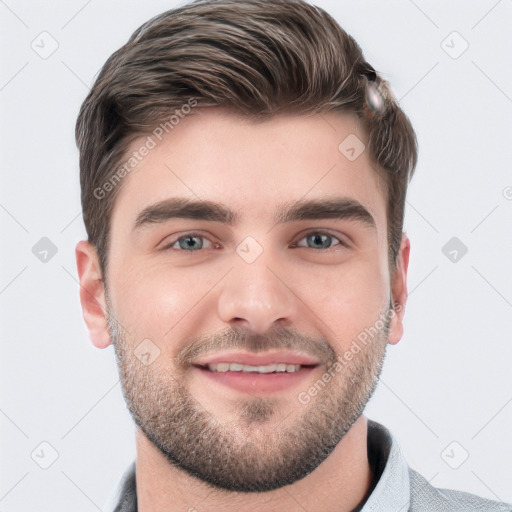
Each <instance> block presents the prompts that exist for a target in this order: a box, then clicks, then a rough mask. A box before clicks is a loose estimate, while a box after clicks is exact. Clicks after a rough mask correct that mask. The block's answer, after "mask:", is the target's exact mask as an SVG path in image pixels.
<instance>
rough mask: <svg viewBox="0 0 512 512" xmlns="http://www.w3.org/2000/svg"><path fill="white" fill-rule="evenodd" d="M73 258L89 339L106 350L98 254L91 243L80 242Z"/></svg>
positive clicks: (105, 310) (105, 318) (106, 337)
mask: <svg viewBox="0 0 512 512" xmlns="http://www.w3.org/2000/svg"><path fill="white" fill-rule="evenodd" d="M75 256H76V266H77V271H78V278H79V281H80V303H81V305H82V314H83V317H84V321H85V324H86V326H87V329H88V330H89V338H90V339H91V341H92V343H93V345H94V346H95V347H97V348H106V347H108V346H109V345H110V342H111V340H110V333H109V331H108V324H107V304H106V300H105V287H104V284H103V279H102V273H101V267H100V264H99V258H98V254H97V252H96V249H95V247H94V246H93V245H92V244H91V243H89V242H87V241H85V240H82V241H80V242H78V244H77V245H76V248H75Z"/></svg>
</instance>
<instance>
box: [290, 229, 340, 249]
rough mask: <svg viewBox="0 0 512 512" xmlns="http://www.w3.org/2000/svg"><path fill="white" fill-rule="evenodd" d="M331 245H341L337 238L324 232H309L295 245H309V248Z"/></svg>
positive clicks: (325, 247) (323, 247) (327, 247)
mask: <svg viewBox="0 0 512 512" xmlns="http://www.w3.org/2000/svg"><path fill="white" fill-rule="evenodd" d="M333 245H343V243H342V242H341V240H340V239H339V238H336V237H335V236H332V235H328V234H326V233H311V234H309V235H306V236H305V237H303V238H301V239H300V240H299V242H298V243H297V244H296V246H297V247H309V248H310V249H330V248H331V247H332V246H333Z"/></svg>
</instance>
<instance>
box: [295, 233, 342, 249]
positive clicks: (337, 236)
mask: <svg viewBox="0 0 512 512" xmlns="http://www.w3.org/2000/svg"><path fill="white" fill-rule="evenodd" d="M311 235H327V236H330V237H332V238H335V239H336V240H337V241H338V242H339V244H335V245H334V246H333V247H336V246H338V245H339V246H341V247H350V245H349V242H348V241H347V240H346V238H347V237H342V236H339V235H338V234H334V233H332V232H331V231H329V230H328V229H310V230H307V231H306V232H303V233H301V234H300V235H298V236H297V237H296V238H295V242H293V243H292V247H306V248H308V247H307V246H302V245H301V246H299V245H297V244H298V243H299V242H300V241H301V240H302V239H304V238H307V237H308V236H311ZM333 247H329V248H328V249H316V250H317V251H329V250H332V249H333Z"/></svg>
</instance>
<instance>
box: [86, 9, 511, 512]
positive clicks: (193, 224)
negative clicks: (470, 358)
mask: <svg viewBox="0 0 512 512" xmlns="http://www.w3.org/2000/svg"><path fill="white" fill-rule="evenodd" d="M76 135H77V143H78V147H79V149H80V169H81V187H82V205H83V215H84V222H85V225H86V229H87V233H88V241H82V242H80V243H79V244H78V245H77V248H76V257H77V267H78V273H79V277H80V284H81V290H80V298H81V302H82V307H83V313H84V319H85V322H86V324H87V327H88V329H89V332H90V336H91V340H92V342H93V343H94V345H95V346H96V347H98V348H105V347H107V346H108V345H109V344H110V343H112V344H113V346H114V349H115V353H116V357H117V362H118V367H119V371H120V377H121V382H122V388H123V393H124V396H125V399H126V402H127V405H128V408H129V410H130V412H131V414H132V416H133V419H134V421H135V424H136V426H137V436H136V444H137V460H136V461H135V463H134V464H133V465H132V466H131V467H130V468H129V469H128V471H127V472H126V474H125V475H124V478H123V481H122V482H121V486H120V493H119V495H118V496H115V497H114V501H113V503H112V504H111V505H110V509H109V510H115V511H135V510H138V511H140V512H149V511H155V512H159V511H166V512H169V511H174V510H176V511H177V510H188V511H196V510H197V511H202V510H204V511H209V512H212V511H218V510H219V511H220V510H223V511H224V510H227V511H231V510H233V511H235V510H236V511H253V510H261V511H263V510H269V511H270V510H272V511H273V510H287V511H295V510H307V511H310V512H314V511H317V510H322V511H326V512H328V511H338V512H348V511H361V510H364V511H400V510H403V511H405V510H411V511H455V510H459V511H465V512H466V511H470V510H472V511H476V510H478V511H487V512H489V511H498V510H500V511H507V510H512V507H511V506H510V505H507V504H504V503H498V502H492V501H489V500H485V499H482V498H478V497H476V496H473V495H470V494H467V493H462V492H456V491H448V490H438V489H435V488H434V487H432V486H431V485H430V484H429V483H428V482H427V481H426V480H425V479H424V478H423V477H422V476H420V475H419V474H418V473H416V472H415V471H414V470H413V469H411V468H409V467H408V465H407V462H406V461H405V459H404V457H403V455H402V453H401V450H400V447H399V445H398V444H397V442H396V441H395V440H394V439H393V438H392V436H391V434H390V433H389V431H388V430H387V429H386V428H385V427H384V426H382V425H380V424H378V423H376V422H373V421H371V420H367V419H366V418H365V416H364V415H363V414H362V413H363V411H364V408H365V405H366V403H367V402H368V400H369V399H370V397H371V396H372V393H373V391H374V389H375V387H376V384H377V382H378V378H379V375H380V372H381V369H382V363H383V360H384V357H385V353H386V347H387V344H388V343H389V344H396V343H397V342H398V341H399V340H400V338H401V336H402V320H403V316H404V307H405V303H406V299H407V285H406V276H407V267H408V261H409V250H410V243H409V240H408V239H407V237H406V236H405V234H403V232H402V227H403V215H404V203H405V195H406V190H407V185H408V182H409V179H410V177H411V175H412V173H413V170H414V167H415V164H416V158H417V152H416V139H415V135H414V132H413V129H412V127H411V125H410V123H409V121H408V119H407V117H406V116H405V114H404V113H403V112H402V111H401V109H400V108H399V106H398V104H397V103H396V101H395V100H394V98H393V96H392V94H391V92H390V90H389V88H388V85H387V84H386V83H385V82H384V81H383V80H382V79H381V78H380V77H379V76H378V75H377V73H376V72H375V70H374V69H373V68H372V66H371V65H370V64H369V63H368V62H366V61H365V59H364V57H363V54H362V52H361V49H360V48H359V46H358V45H357V44H356V42H355V41H354V40H353V39H352V38H351V37H350V36H349V35H348V34H346V33H345V32H344V31H343V30H342V29H341V28H340V27H339V25H338V24H337V23H336V22H335V21H334V20H333V19H332V18H331V17H330V16H329V15H328V14H327V13H325V12H324V11H323V10H321V9H319V8H315V7H313V6H311V5H309V4H307V3H305V2H302V1H284V0H279V1H273V2H265V1H261V0H255V1H237V2H235V1H232V0H218V1H207V0H204V1H199V2H194V3H191V4H188V5H185V6H184V7H181V8H179V9H176V10H173V11H169V12H167V13H164V14H162V15H160V16H158V17H156V18H154V19H152V20H150V21H149V22H147V23H146V24H144V25H143V26H142V27H140V28H139V29H138V30H137V31H136V32H135V33H134V34H133V36H132V37H131V38H130V40H129V41H128V43H127V44H126V45H125V46H123V47H122V48H121V49H120V50H118V51H117V52H115V53H114V54H113V55H112V56H111V57H110V58H109V60H108V61H107V63H106V64H105V66H104V67H103V69H102V71H101V72H100V74H99V76H98V79H97V81H96V83H95V84H94V86H93V88H92V90H91V92H90V94H89V95H88V97H87V99H86V100H85V102H84V104H83V106H82V109H81V111H80V114H79V118H78V121H77V130H76Z"/></svg>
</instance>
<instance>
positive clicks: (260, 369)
mask: <svg viewBox="0 0 512 512" xmlns="http://www.w3.org/2000/svg"><path fill="white" fill-rule="evenodd" d="M207 367H208V369H209V370H211V371H212V372H227V371H230V372H247V373H250V372H252V373H274V372H275V373H284V372H287V373H293V372H298V371H299V370H300V368H301V366H300V364H285V363H278V364H267V365H265V366H250V365H247V364H239V363H215V364H209V365H207Z"/></svg>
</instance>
